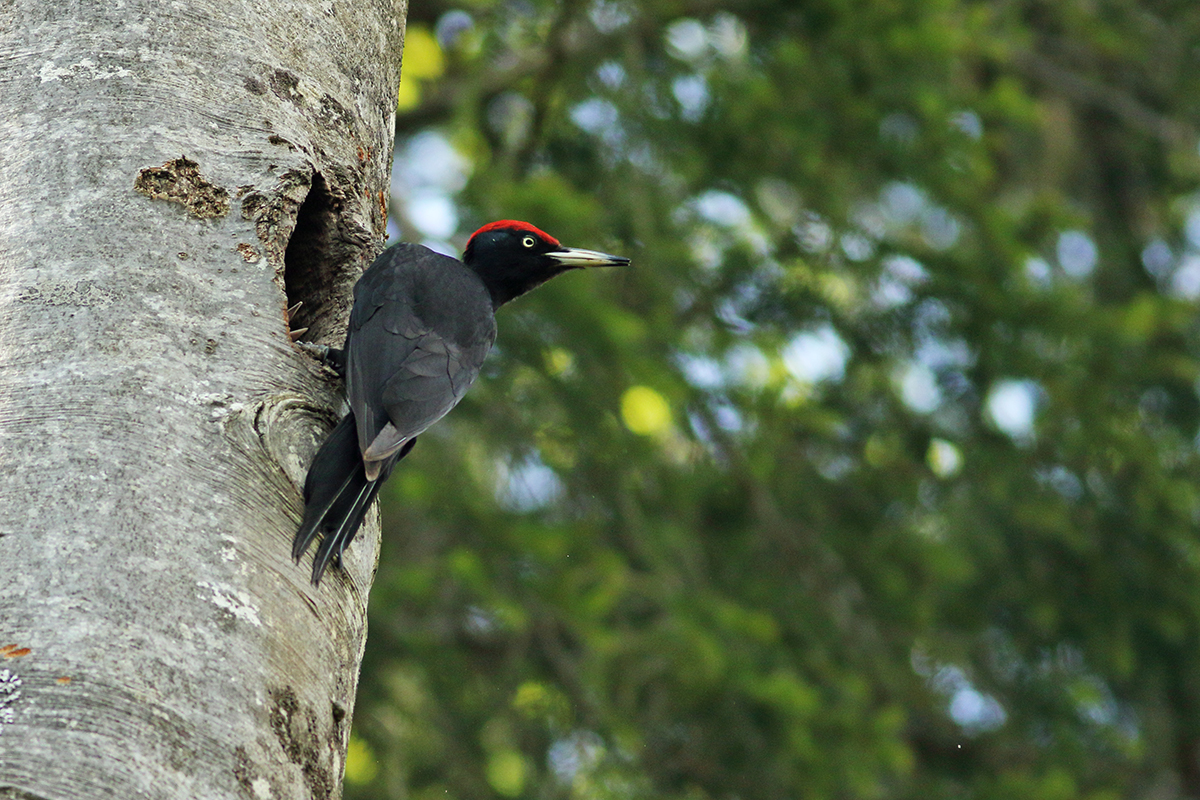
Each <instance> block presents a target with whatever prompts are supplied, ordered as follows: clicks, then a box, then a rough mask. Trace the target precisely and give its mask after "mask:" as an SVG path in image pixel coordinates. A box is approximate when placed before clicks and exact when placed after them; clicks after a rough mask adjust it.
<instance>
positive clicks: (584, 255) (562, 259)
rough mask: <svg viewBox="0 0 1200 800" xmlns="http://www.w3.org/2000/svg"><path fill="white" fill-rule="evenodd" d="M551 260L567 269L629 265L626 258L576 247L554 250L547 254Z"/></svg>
mask: <svg viewBox="0 0 1200 800" xmlns="http://www.w3.org/2000/svg"><path fill="white" fill-rule="evenodd" d="M546 255H548V256H549V257H550V258H552V259H554V261H555V262H556V263H558V264H561V265H562V266H563V267H565V268H567V269H573V268H575V267H623V266H625V265H627V264H628V263H629V259H628V258H625V257H624V256H610V255H609V254H608V253H600V252H597V251H595V250H580V249H578V248H575V247H564V248H563V249H562V250H552V251H551V252H549V253H546Z"/></svg>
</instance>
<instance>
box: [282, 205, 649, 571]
mask: <svg viewBox="0 0 1200 800" xmlns="http://www.w3.org/2000/svg"><path fill="white" fill-rule="evenodd" d="M627 264H629V259H628V258H625V257H623V256H614V255H608V254H607V253H601V252H598V251H595V250H583V249H578V248H570V247H564V246H563V245H562V244H561V243H560V242H559V241H558V240H557V239H555V238H554V237H553V236H551V235H549V234H548V233H545V232H544V231H542V230H540V229H538V228H537V227H535V226H533V225H531V224H530V223H528V222H520V221H517V220H499V221H496V222H491V223H488V224H487V225H484V226H483V227H481V228H480V229H479V230H477V231H475V232H474V233H473V234H471V237H470V238H469V239H468V240H467V246H466V248H464V250H463V256H462V260H461V261H460V260H458V259H456V258H452V257H450V256H446V255H442V254H439V253H436V252H434V251H433V250H430V249H429V248H427V247H424V246H422V245H419V244H414V243H410V242H401V243H399V244H396V245H394V246H393V247H390V248H388V249H387V250H385V251H384V252H383V253H382V254H380V256H379V257H378V258H377V259H375V261H374V263H372V264H371V266H370V267H368V268H367V270H366V271H365V272H363V274H362V277H360V278H359V280H358V282H357V283H356V284H355V286H354V305H353V307H352V309H351V311H350V324H349V327H348V329H347V331H346V339H345V344H344V345H343V347H342V349H340V350H338V349H335V348H319V350H320V352H321V355H322V357H323V359H324V361H325V362H326V363H327V364H329V365H330V366H332V367H333V368H334V369H335V370H336V371H338V372H339V374H341V375H342V377H343V379H344V382H345V387H346V399H347V401H348V405H349V409H350V410H349V412H348V413H347V414H346V415H345V416H344V417H342V419H341V421H340V422H339V423H338V424H337V426H336V427H334V429H333V431H332V432H331V433H330V434H329V436H328V438H326V439H325V441H324V443H323V444H322V445H321V447H320V448H319V449H318V450H317V454H316V456H315V457H314V458H313V463H312V465H311V466H310V467H309V470H308V475H307V477H306V478H305V481H304V491H303V497H304V519H303V521H302V523H301V525H300V528H299V530H298V531H297V532H296V536H295V538H294V539H293V542H292V558H293V559H294V560H295V561H296V562H297V563H299V561H300V559H301V558H302V557H303V555H304V553H305V552H306V551H307V550H308V548H309V545H310V544H311V543H312V541H313V540H314V539H315V538H316V537H317V536H318V535H323V539H322V540H321V543H320V545H319V546H318V547H317V552H316V555H315V556H314V558H313V567H312V578H311V580H312V584H313V586H319V584H320V582H321V577H322V575H324V573H325V570H326V568H327V567H328V566H329V564H330V562H331V561H333V562H334V563H336V564H338V565H339V566H340V565H341V560H342V554H343V553H344V552H345V550H346V547H347V546H348V545H349V544H350V542H351V541H352V540H353V539H354V535H355V534H356V533H357V532H358V528H359V526H360V525H361V524H362V521H363V518H364V516H365V515H366V513H367V510H368V509H369V508H370V507H371V503H372V501H374V499H375V497H376V495H378V494H379V489H380V487H381V486H382V485H383V483H384V481H386V480H387V479H388V476H389V475H390V474H391V473H392V470H393V469H394V468H395V466H396V464H397V462H399V461H400V459H402V458H404V457H405V456H406V455H408V453H409V452H410V451H411V450H412V448H413V445H414V444H415V443H416V441H417V437H418V436H419V435H420V434H421V433H423V432H424V431H425V430H426V429H427V428H429V426H430V425H433V424H434V423H435V422H437V421H438V420H440V419H441V418H442V417H444V416H445V415H446V414H447V413H449V411H450V410H451V409H452V408H454V406H455V405H457V404H458V402H459V401H460V400H462V398H463V396H464V395H465V394H466V393H467V389H469V388H470V387H471V384H472V383H474V382H475V379H476V378H477V377H479V370H480V368H481V367H482V366H483V362H484V359H485V358H486V357H487V354H488V352H489V351H490V350H491V348H492V344H493V343H494V342H495V340H496V319H495V312H496V310H497V309H498V308H500V306H502V305H504V304H505V303H507V302H509V301H510V300H513V299H514V298H517V297H520V296H521V295H523V294H525V293H526V292H528V291H529V290H531V289H533V288H535V287H537V286H539V285H541V284H543V283H545V282H546V281H548V280H550V279H551V278H553V277H555V276H556V275H560V274H562V273H564V272H567V271H569V270H573V269H578V268H583V267H608V266H624V265H627Z"/></svg>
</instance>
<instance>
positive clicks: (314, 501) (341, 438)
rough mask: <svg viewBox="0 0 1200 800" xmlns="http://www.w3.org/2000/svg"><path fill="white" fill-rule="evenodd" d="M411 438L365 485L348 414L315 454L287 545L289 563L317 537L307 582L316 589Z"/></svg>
mask: <svg viewBox="0 0 1200 800" xmlns="http://www.w3.org/2000/svg"><path fill="white" fill-rule="evenodd" d="M415 442H416V439H413V440H412V441H410V442H408V443H407V444H406V445H405V446H404V448H403V449H402V450H400V451H399V452H398V453H396V455H395V456H393V457H392V458H390V459H388V460H387V461H385V462H384V463H383V469H382V470H381V471H380V473H379V477H378V478H377V479H376V480H373V481H372V480H368V479H367V474H366V470H365V469H364V467H363V461H362V456H361V454H360V453H359V450H358V435H357V432H356V430H355V424H354V414H347V415H346V416H345V417H343V418H342V421H341V422H339V423H338V425H337V427H336V428H334V429H333V432H332V433H330V434H329V438H328V439H326V440H325V443H324V444H322V445H321V449H320V450H318V451H317V455H316V458H314V459H313V463H312V466H311V467H310V468H309V470H308V477H307V478H306V479H305V481H304V522H303V523H301V525H300V529H299V530H298V531H297V532H296V538H295V539H294V540H293V541H292V558H294V559H295V560H296V561H297V562H299V560H300V557H301V556H303V555H304V552H305V551H306V550H307V549H308V546H309V545H310V544H312V541H313V539H315V538H316V537H317V535H318V534H323V535H324V537H325V538H324V539H323V540H322V542H321V544H320V545H319V546H318V547H317V554H316V556H315V557H314V559H313V572H312V582H313V585H314V586H316V585H319V584H320V582H321V576H322V575H323V574H324V573H325V569H326V568H327V567H328V566H329V562H330V561H334V562H336V563H337V564H339V565H340V564H341V560H342V553H343V552H345V550H346V547H347V546H349V544H350V542H351V541H352V540H353V539H354V535H355V534H356V533H358V528H359V526H360V525H362V521H363V518H364V517H365V516H366V514H367V511H368V509H370V507H371V502H372V501H373V500H374V499H375V497H376V495H378V494H379V489H380V487H381V486H383V482H384V481H385V480H387V478H388V475H390V474H391V472H392V468H393V467H395V466H396V462H397V461H399V460H400V459H401V458H403V457H404V456H406V455H408V452H409V450H411V449H412V446H413V444H414V443H415Z"/></svg>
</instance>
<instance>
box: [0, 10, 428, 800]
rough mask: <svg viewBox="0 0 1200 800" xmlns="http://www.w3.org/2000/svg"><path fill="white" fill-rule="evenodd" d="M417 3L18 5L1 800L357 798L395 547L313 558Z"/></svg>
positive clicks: (4, 138) (1, 38) (0, 384)
mask: <svg viewBox="0 0 1200 800" xmlns="http://www.w3.org/2000/svg"><path fill="white" fill-rule="evenodd" d="M405 11H406V4H405V0H352V1H351V0H324V1H323V2H314V1H310V2H298V1H296V0H255V1H254V2H253V3H249V2H239V1H238V0H232V2H231V0H188V2H181V3H173V2H162V0H126V1H125V2H119V1H118V0H112V1H111V2H97V3H78V2H67V1H66V0H0V176H2V179H0V797H4V798H7V797H20V798H55V799H56V800H57V799H58V798H97V797H129V798H141V797H144V798H162V797H188V798H198V797H203V798H224V797H252V798H292V797H322V798H323V797H336V796H339V795H340V793H341V774H342V765H343V759H344V754H345V746H346V741H347V738H348V736H349V727H350V713H351V710H352V704H353V700H354V692H355V686H356V683H357V676H358V667H359V661H360V657H361V654H362V649H363V645H364V641H365V632H366V631H365V627H366V598H367V590H368V587H369V583H370V580H371V577H372V574H373V568H374V563H375V557H376V553H377V549H378V528H377V526H376V525H374V524H372V525H369V526H366V527H365V528H364V530H363V531H362V533H360V535H359V537H358V538H357V539H356V541H355V544H354V546H353V547H352V548H351V550H350V551H349V552H348V553H347V560H346V570H345V571H342V570H333V571H332V572H331V573H330V574H329V575H328V576H327V578H326V580H325V581H324V582H323V583H322V585H321V587H320V590H319V591H318V590H314V589H313V588H312V587H311V586H310V585H309V583H308V578H309V564H308V563H304V564H302V565H300V566H297V565H295V564H293V563H292V562H291V560H290V558H289V544H290V540H291V536H292V534H293V533H294V531H295V529H296V526H297V524H298V522H299V519H300V514H301V501H300V490H299V487H300V485H301V484H302V482H303V478H304V474H305V470H306V469H307V466H308V462H309V459H310V458H311V455H312V452H313V451H314V449H315V447H316V445H317V443H318V442H319V441H320V439H321V437H322V436H323V435H324V433H325V432H326V431H327V430H328V429H329V427H330V425H331V423H332V422H333V421H334V417H335V414H336V411H337V408H338V406H339V404H340V403H341V399H340V386H339V385H338V382H337V381H336V380H335V379H334V378H333V377H331V375H330V373H329V372H328V370H326V369H324V368H323V367H321V366H319V365H318V364H317V363H316V362H315V361H313V360H312V359H311V358H309V357H308V356H306V355H305V354H304V353H302V352H301V351H300V350H299V349H298V348H296V347H295V346H294V345H293V344H292V343H291V340H290V338H289V335H288V332H289V324H288V320H287V319H286V312H285V309H286V308H287V307H288V306H289V305H290V304H293V303H295V302H297V301H299V300H303V301H304V306H302V308H301V310H300V312H299V313H298V314H297V319H293V320H292V321H291V326H292V327H293V328H295V327H300V326H310V328H311V330H310V332H309V334H308V335H307V336H306V337H305V338H307V339H310V340H314V341H322V342H325V343H335V342H337V341H338V339H339V338H340V336H341V335H342V333H343V331H344V326H345V319H346V316H347V314H348V297H349V295H348V292H349V288H350V285H351V284H352V282H353V280H354V278H355V277H356V276H357V275H358V273H359V272H361V270H362V268H363V267H364V266H365V265H366V264H367V263H369V261H370V258H371V257H372V256H373V255H374V254H375V253H376V252H377V251H378V249H379V248H380V247H381V246H382V238H383V231H384V226H385V220H386V211H385V207H384V203H383V200H384V198H385V197H386V196H387V182H388V176H389V173H390V164H391V143H392V127H393V123H394V109H395V97H396V87H397V84H398V82H399V73H400V51H401V47H402V39H403V25H404V14H405Z"/></svg>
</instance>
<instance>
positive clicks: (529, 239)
mask: <svg viewBox="0 0 1200 800" xmlns="http://www.w3.org/2000/svg"><path fill="white" fill-rule="evenodd" d="M521 244H523V245H525V246H526V247H533V246H534V245H535V244H537V240H535V239H534V238H533V237H532V236H526V237H525V238H524V239H522V240H521Z"/></svg>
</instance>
